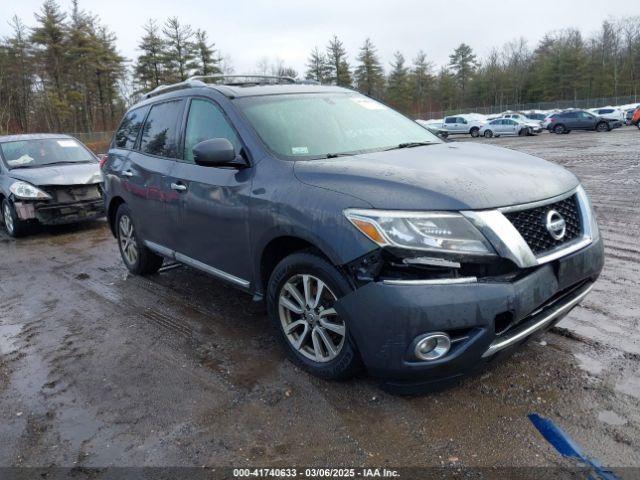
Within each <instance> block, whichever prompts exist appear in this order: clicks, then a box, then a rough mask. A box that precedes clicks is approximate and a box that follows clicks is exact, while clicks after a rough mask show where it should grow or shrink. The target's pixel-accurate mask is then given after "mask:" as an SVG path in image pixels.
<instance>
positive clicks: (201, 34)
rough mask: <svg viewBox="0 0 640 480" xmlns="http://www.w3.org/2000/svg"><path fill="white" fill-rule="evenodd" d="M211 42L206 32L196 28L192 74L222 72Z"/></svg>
mask: <svg viewBox="0 0 640 480" xmlns="http://www.w3.org/2000/svg"><path fill="white" fill-rule="evenodd" d="M213 47H214V44H213V42H209V38H208V35H207V32H205V31H204V30H196V33H195V42H194V50H195V58H194V60H193V62H192V65H191V66H192V68H193V70H194V75H205V76H206V75H215V74H218V73H222V71H221V70H220V67H218V58H217V57H216V56H215V52H216V51H215V49H214V48H213Z"/></svg>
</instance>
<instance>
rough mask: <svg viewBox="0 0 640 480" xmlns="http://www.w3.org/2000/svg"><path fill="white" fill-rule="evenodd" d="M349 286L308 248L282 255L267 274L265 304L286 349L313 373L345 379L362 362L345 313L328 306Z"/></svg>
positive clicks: (331, 305)
mask: <svg viewBox="0 0 640 480" xmlns="http://www.w3.org/2000/svg"><path fill="white" fill-rule="evenodd" d="M350 291H351V287H350V286H349V283H348V282H347V280H346V279H345V278H344V276H343V275H342V274H341V273H340V272H339V271H338V270H337V269H336V268H335V267H334V266H333V265H331V264H330V263H329V262H328V261H327V260H325V259H324V258H322V257H320V256H319V255H317V254H315V253H312V252H300V253H294V254H292V255H290V256H288V257H286V258H285V259H284V260H282V261H281V262H280V263H279V264H278V265H277V266H276V267H275V269H274V270H273V273H272V274H271V277H270V278H269V284H268V287H267V309H268V311H269V316H270V317H271V319H272V321H273V324H274V326H275V327H276V328H277V330H278V336H279V338H280V340H281V342H282V344H283V345H284V348H285V349H286V351H287V354H288V355H289V357H290V358H291V359H292V360H293V361H294V362H295V363H296V364H298V365H300V366H301V367H302V368H304V369H305V370H307V371H308V372H310V373H312V374H314V375H317V376H319V377H322V378H326V379H331V380H341V379H346V378H349V377H352V376H353V375H355V374H356V373H357V372H358V371H359V370H361V368H362V361H361V360H360V355H359V353H358V351H357V348H356V345H355V342H354V341H353V340H352V338H351V336H350V333H349V322H348V319H346V318H342V317H341V316H340V315H339V314H338V312H337V311H336V310H335V308H334V305H335V302H336V301H337V300H338V299H339V298H340V297H342V296H344V295H346V294H347V293H349V292H350Z"/></svg>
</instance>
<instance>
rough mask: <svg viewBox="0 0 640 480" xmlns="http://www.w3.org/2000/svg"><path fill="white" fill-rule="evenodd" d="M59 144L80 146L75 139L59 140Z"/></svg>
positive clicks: (67, 146) (66, 146) (62, 145)
mask: <svg viewBox="0 0 640 480" xmlns="http://www.w3.org/2000/svg"><path fill="white" fill-rule="evenodd" d="M58 145H60V146H61V147H65V148H69V147H71V148H73V147H77V146H78V144H77V143H76V141H75V140H58Z"/></svg>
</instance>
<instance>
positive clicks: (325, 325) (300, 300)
mask: <svg viewBox="0 0 640 480" xmlns="http://www.w3.org/2000/svg"><path fill="white" fill-rule="evenodd" d="M336 300H337V297H336V295H335V294H334V293H333V292H332V291H331V289H330V288H329V286H328V285H327V284H326V283H324V282H323V281H322V280H320V279H319V278H318V277H315V276H313V275H308V274H300V275H294V276H292V277H291V278H289V279H288V280H287V281H286V282H285V284H284V285H283V286H282V288H281V289H280V295H279V299H278V313H279V317H280V323H281V324H282V329H283V331H284V333H285V336H286V337H287V340H288V341H289V343H290V344H291V346H292V347H293V348H294V349H295V350H296V351H298V352H300V353H301V354H302V355H304V356H305V357H306V358H308V359H309V360H312V361H314V362H319V363H325V362H329V361H331V360H333V359H334V358H336V357H337V356H338V354H339V353H340V351H341V350H342V347H343V346H344V342H345V338H346V327H345V324H344V322H343V321H342V320H341V319H340V317H339V316H338V313H337V312H336V310H335V309H334V308H333V304H334V303H335V301H336Z"/></svg>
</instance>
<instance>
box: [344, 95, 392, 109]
mask: <svg viewBox="0 0 640 480" xmlns="http://www.w3.org/2000/svg"><path fill="white" fill-rule="evenodd" d="M351 101H352V102H353V103H357V104H358V105H360V106H361V107H363V108H366V109H367V110H384V106H383V105H382V104H380V103H378V102H374V101H373V100H369V99H368V98H360V97H353V98H352V99H351Z"/></svg>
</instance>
